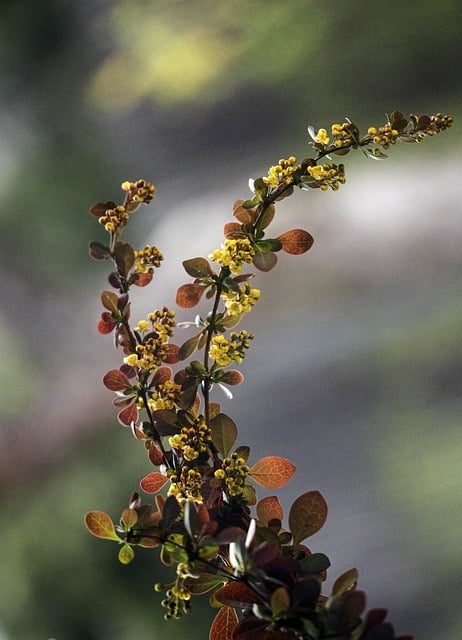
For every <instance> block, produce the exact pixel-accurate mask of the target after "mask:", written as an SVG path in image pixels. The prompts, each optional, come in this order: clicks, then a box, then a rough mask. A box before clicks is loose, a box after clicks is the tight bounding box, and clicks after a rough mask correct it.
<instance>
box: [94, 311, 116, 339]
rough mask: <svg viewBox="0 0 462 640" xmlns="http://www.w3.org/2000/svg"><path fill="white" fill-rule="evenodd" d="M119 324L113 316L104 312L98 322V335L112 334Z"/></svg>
mask: <svg viewBox="0 0 462 640" xmlns="http://www.w3.org/2000/svg"><path fill="white" fill-rule="evenodd" d="M117 324H118V323H117V321H116V320H114V319H113V318H112V316H111V314H110V313H108V312H107V311H104V313H102V314H101V318H100V320H99V322H98V333H102V334H103V335H106V334H108V333H112V331H113V330H114V328H115V327H116V326H117Z"/></svg>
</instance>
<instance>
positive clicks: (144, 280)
mask: <svg viewBox="0 0 462 640" xmlns="http://www.w3.org/2000/svg"><path fill="white" fill-rule="evenodd" d="M152 278H153V274H152V273H150V272H149V271H146V273H137V274H136V279H135V280H134V281H133V284H136V286H137V287H146V286H147V285H148V284H149V283H150V282H151V280H152Z"/></svg>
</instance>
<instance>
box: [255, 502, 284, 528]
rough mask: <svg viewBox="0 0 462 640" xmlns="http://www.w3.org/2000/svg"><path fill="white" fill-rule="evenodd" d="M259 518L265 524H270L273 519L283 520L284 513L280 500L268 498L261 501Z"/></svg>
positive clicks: (258, 507)
mask: <svg viewBox="0 0 462 640" xmlns="http://www.w3.org/2000/svg"><path fill="white" fill-rule="evenodd" d="M257 516H258V519H259V520H261V521H262V522H263V523H264V524H268V522H269V521H270V520H273V519H276V520H282V518H283V516H284V512H283V510H282V506H281V503H280V502H279V500H278V498H277V497H276V496H268V497H267V498H263V499H262V500H260V501H259V502H258V504H257Z"/></svg>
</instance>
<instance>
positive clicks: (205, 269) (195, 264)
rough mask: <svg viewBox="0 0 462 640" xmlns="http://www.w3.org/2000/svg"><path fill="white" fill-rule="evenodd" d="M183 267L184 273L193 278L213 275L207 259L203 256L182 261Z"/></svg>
mask: <svg viewBox="0 0 462 640" xmlns="http://www.w3.org/2000/svg"><path fill="white" fill-rule="evenodd" d="M183 267H184V270H185V271H186V273H187V274H188V275H190V276H192V277H193V278H204V277H207V276H213V271H212V268H211V267H210V264H209V262H208V260H206V259H205V258H191V259H190V260H185V261H184V262H183Z"/></svg>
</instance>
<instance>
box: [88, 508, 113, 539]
mask: <svg viewBox="0 0 462 640" xmlns="http://www.w3.org/2000/svg"><path fill="white" fill-rule="evenodd" d="M85 526H86V527H87V529H88V531H89V532H90V533H91V534H92V535H93V536H96V537H97V538H103V539H104V540H117V541H119V540H120V538H119V536H118V535H117V533H116V532H115V528H114V523H113V522H112V520H111V518H110V517H109V516H108V515H107V513H104V511H89V512H88V513H87V514H86V516H85Z"/></svg>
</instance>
